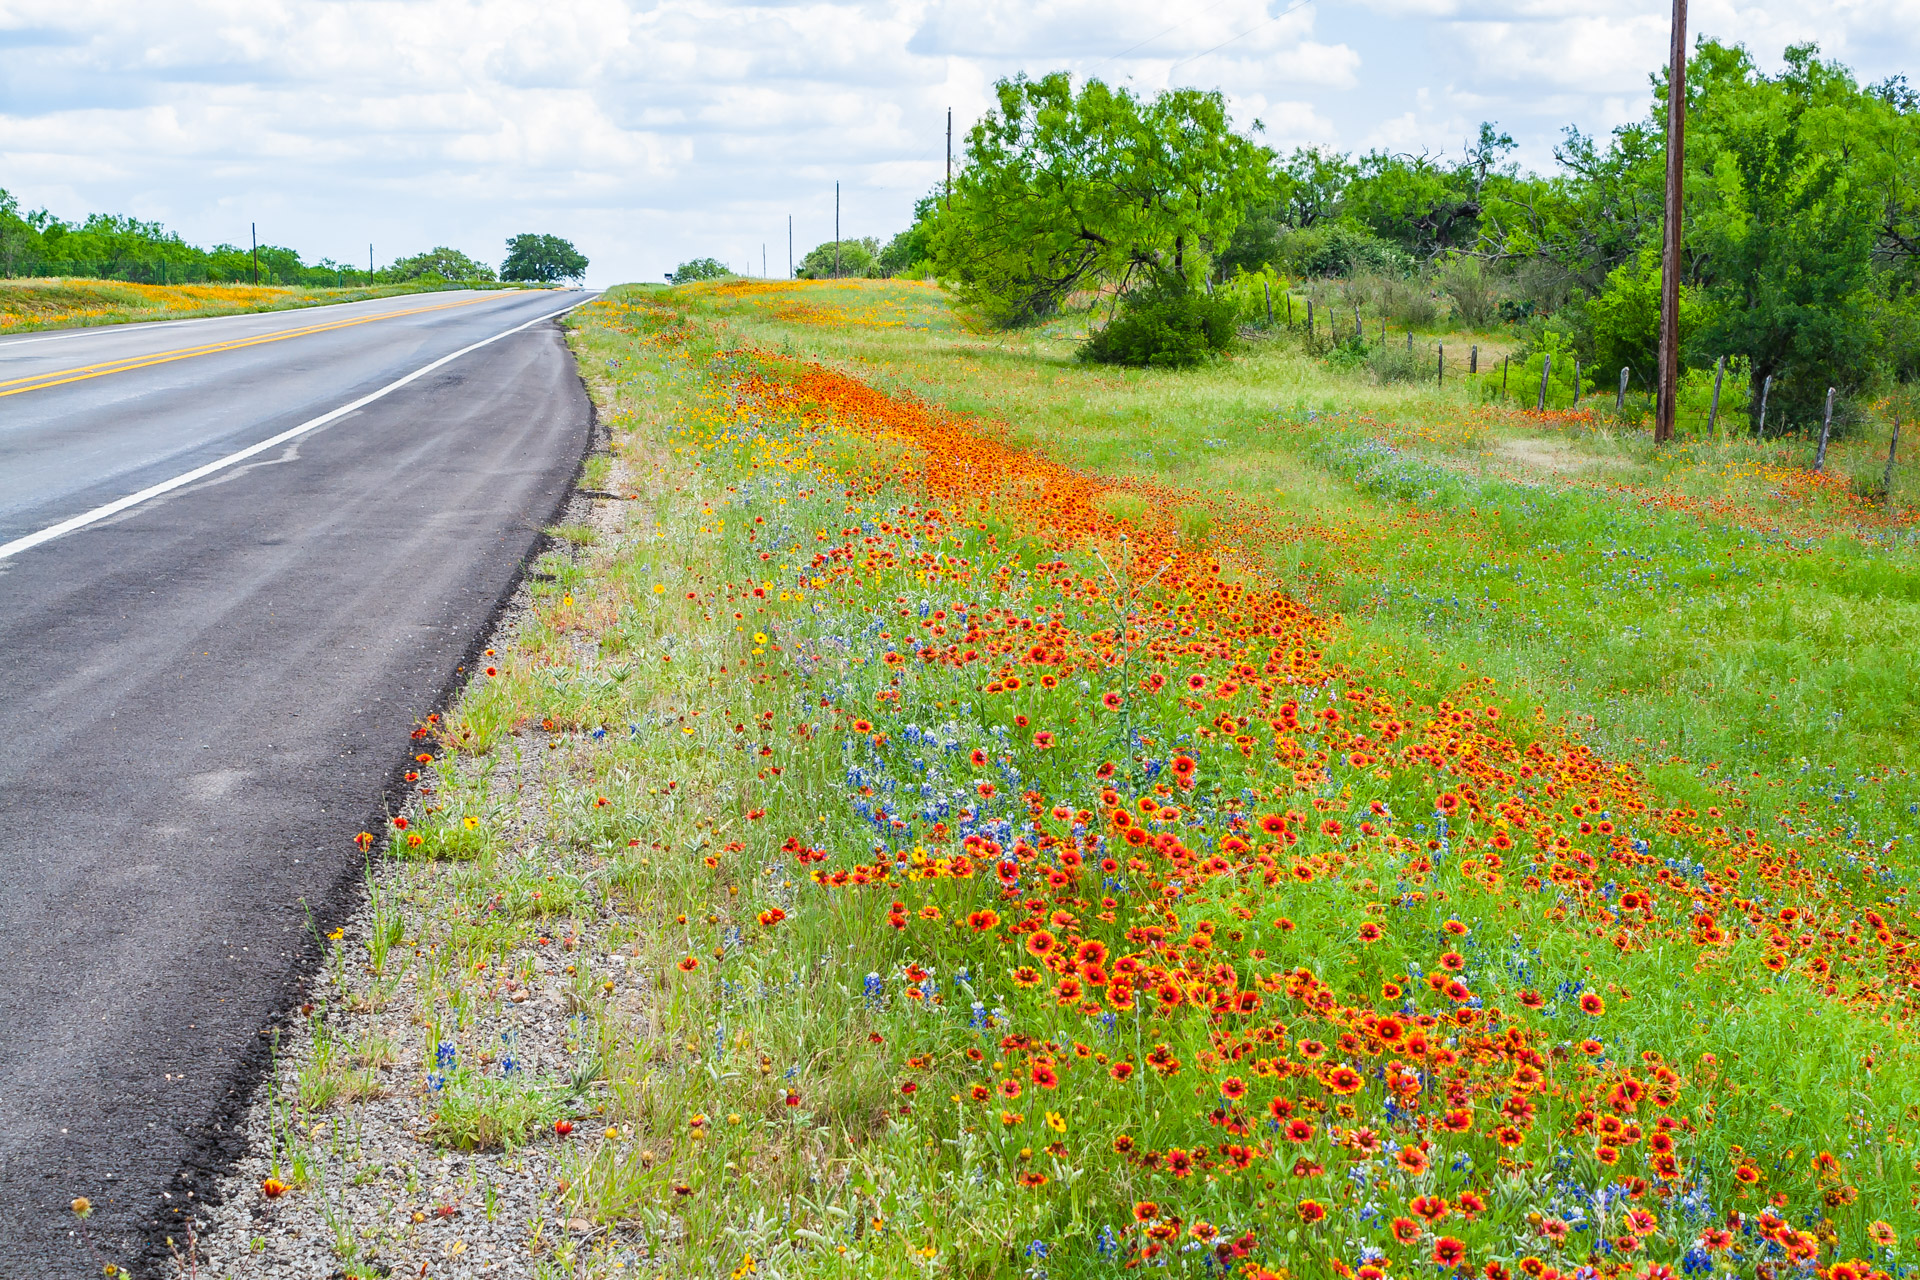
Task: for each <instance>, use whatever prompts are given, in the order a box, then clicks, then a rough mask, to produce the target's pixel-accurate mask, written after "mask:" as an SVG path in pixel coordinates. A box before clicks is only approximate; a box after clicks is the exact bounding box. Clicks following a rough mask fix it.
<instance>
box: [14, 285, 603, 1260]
mask: <svg viewBox="0 0 1920 1280" xmlns="http://www.w3.org/2000/svg"><path fill="white" fill-rule="evenodd" d="M584 297H585V295H582V294H556V293H512V294H470V293H469V294H461V293H448V294H435V295H424V296H414V297H408V298H403V299H386V300H382V301H380V302H375V303H356V304H349V305H346V306H338V307H328V308H324V309H318V310H310V311H302V312H294V313H280V314H275V315H268V316H246V317H227V318H222V319H219V320H208V321H199V322H186V323H181V324H173V325H141V326H129V327H125V328H117V329H98V330H88V331H79V332H74V333H68V334H60V335H53V334H38V335H32V336H29V337H23V338H18V339H8V340H0V813H3V814H4V816H3V817H0V957H4V963H0V1206H4V1207H3V1208H0V1220H4V1221H5V1222H6V1223H7V1224H8V1226H7V1229H6V1230H5V1231H4V1233H3V1234H4V1239H3V1240H0V1277H4V1278H5V1280H13V1278H14V1277H20V1278H21V1280H27V1278H29V1277H30V1278H32V1280H43V1278H47V1280H51V1278H53V1277H64V1276H69V1275H71V1276H75V1277H79V1276H83V1275H94V1276H97V1275H99V1267H98V1265H97V1264H96V1263H95V1262H94V1261H93V1260H92V1258H91V1257H90V1256H89V1255H88V1254H87V1252H86V1251H85V1249H84V1248H83V1247H82V1245H81V1243H80V1241H79V1240H78V1239H77V1238H76V1237H75V1236H74V1235H73V1231H72V1227H73V1222H72V1215H71V1213H70V1212H69V1210H68V1208H67V1206H68V1204H69V1203H70V1202H71V1201H72V1199H73V1198H74V1197H75V1196H81V1195H84V1196H87V1197H89V1198H91V1199H92V1201H93V1203H94V1204H95V1206H97V1213H96V1216H95V1218H94V1220H93V1224H92V1232H93V1235H94V1237H95V1239H96V1241H97V1242H98V1243H99V1245H100V1247H101V1250H102V1252H103V1253H105V1254H106V1255H107V1256H108V1257H109V1258H112V1259H115V1260H128V1259H130V1258H133V1257H135V1256H137V1255H140V1254H141V1253H142V1251H143V1250H145V1251H146V1252H145V1256H146V1258H147V1259H148V1263H147V1266H148V1267H151V1266H153V1265H154V1264H155V1262H156V1261H157V1259H156V1256H155V1255H154V1254H153V1252H152V1248H153V1239H154V1229H155V1227H156V1225H158V1226H159V1227H160V1229H161V1230H165V1229H166V1224H168V1223H178V1222H179V1218H178V1217H177V1214H178V1213H179V1212H181V1211H184V1210H185V1209H186V1207H187V1205H188V1196H189V1192H196V1193H200V1194H204V1192H203V1191H202V1190H201V1189H203V1188H205V1187H207V1186H209V1185H210V1184H211V1178H210V1176H209V1173H208V1171H209V1170H210V1169H213V1168H216V1167H217V1166H218V1164H219V1162H220V1160H221V1158H222V1155H223V1154H224V1153H225V1152H226V1151H228V1150H229V1147H228V1145H227V1144H229V1143H230V1142H231V1141H232V1139H231V1131H232V1124H233V1121H234V1119H235V1118H236V1116H237V1114H238V1109H239V1106H240V1104H241V1101H242V1099H243V1098H244V1096H245V1093H246V1091H247V1089H248V1088H249V1086H250V1085H251V1083H252V1081H253V1079H254V1078H255V1077H256V1075H257V1073H258V1071H259V1069H260V1066H261V1062H262V1059H263V1056H264V1052H265V1045H266V1044H267V1039H266V1038H265V1037H263V1036H262V1035H261V1032H262V1030H263V1029H264V1028H267V1027H269V1026H271V1025H273V1022H274V1019H275V1018H276V1017H277V1016H280V1015H281V1014H283V1013H284V1011H285V1010H286V1009H287V1008H288V1007H289V1005H290V1004H291V1003H292V1001H293V999H294V996H295V992H296V991H297V989H298V977H299V972H300V965H301V957H302V956H303V955H305V954H307V952H306V950H305V948H306V939H307V929H308V924H307V916H306V914H305V910H306V908H305V907H303V903H304V904H306V906H310V907H311V908H312V909H313V911H314V914H315V916H316V918H317V919H318V921H319V923H320V924H321V927H323V928H324V927H326V926H327V924H328V923H329V922H330V921H332V920H334V919H336V918H338V917H340V916H341V915H342V914H343V913H344V911H345V910H347V909H348V908H349V907H350V905H351V902H352V894H353V890H354V889H355V888H357V885H358V875H359V863H358V861H357V858H358V855H357V854H356V853H355V851H354V850H353V848H352V844H351V841H352V837H353V834H354V833H355V832H357V831H359V830H360V829H361V828H362V827H363V826H364V825H366V824H367V823H368V822H369V821H371V820H373V819H374V818H376V817H377V815H378V812H379V811H380V809H381V807H382V805H383V803H384V797H385V795H386V794H387V792H388V789H389V788H390V786H391V785H392V784H393V783H394V782H395V781H396V779H397V773H398V771H399V770H400V769H401V768H403V767H404V762H405V760H406V758H407V754H408V752H409V750H410V744H409V741H408V733H409V731H410V730H411V729H412V727H413V726H414V724H415V723H416V722H417V719H418V717H420V716H422V715H424V714H425V713H426V712H428V711H429V710H431V709H432V708H433V707H434V706H435V705H436V703H437V702H438V700H439V699H440V698H441V697H442V696H443V695H444V693H445V691H446V690H447V689H448V688H449V687H450V684H451V682H452V681H453V680H454V679H455V678H456V671H457V669H458V668H459V667H460V665H461V664H462V663H463V662H464V661H465V660H466V658H467V656H469V654H470V652H471V650H472V648H473V646H474V645H475V644H476V642H477V640H478V638H479V636H480V635H481V633H482V631H483V629H484V627H485V626H486V624H487V623H488V622H489V621H490V619H491V617H492V616H493V614H494V613H495V611H496V610H497V608H498V607H499V604H500V603H501V601H502V600H503V598H504V596H505V594H506V592H507V591H508V589H509V588H510V586H511V584H512V582H513V580H514V578H515V577H516V574H517V571H518V569H519V566H520V565H521V564H522V563H523V561H524V560H525V557H526V556H527V554H528V552H529V551H530V550H531V549H532V548H533V547H534V546H535V545H536V542H537V540H538V537H539V531H540V529H541V527H542V526H543V525H544V524H546V523H547V522H549V521H550V520H551V518H552V517H553V515H554V514H555V512H556V511H557V510H558V507H559V504H560V503H561V501H562V500H563V498H564V496H565V492H566V490H567V488H568V485H569V482H570V480H571V477H572V475H573V474H574V471H575V469H576V467H577V466H578V463H579V460H580V458H581V456H582V455H583V453H584V451H585V449H586V447H587V444H588V439H589V434H590V422H591V411H590V409H589V407H588V404H587V401H586V397H585V395H584V393H583V391H582V389H581V386H580V383H579V379H578V377H577V375H576V373H575V371H574V368H573V361H572V359H571V357H570V355H569V354H568V352H567V350H566V347H565V345H564V343H563V341H562V338H561V335H560V332H559V330H558V329H557V327H556V326H555V324H554V323H553V322H551V321H539V322H537V323H534V324H532V325H531V327H528V328H526V329H524V330H522V331H520V332H518V333H514V334H512V335H510V336H508V337H505V338H502V339H500V340H499V341H496V342H493V343H491V344H490V345H488V346H485V347H484V348H481V349H480V350H477V351H473V352H471V353H469V354H466V355H462V356H459V357H458V358H456V359H454V360H451V361H449V362H448V363H446V364H444V365H443V366H441V367H439V368H437V369H435V370H433V371H432V372H430V373H427V374H425V375H424V376H421V377H419V378H418V379H416V380H415V381H413V382H411V383H408V384H407V385H405V386H403V387H401V388H399V389H398V390H395V391H393V392H391V393H390V394H388V395H386V396H384V397H382V398H379V399H377V400H374V401H373V402H371V403H369V404H366V405H364V406H362V407H360V408H358V409H356V410H354V411H353V412H351V413H349V414H347V415H345V416H343V417H340V418H338V419H337V420H334V421H332V422H329V423H327V424H325V425H323V426H321V427H319V428H317V429H314V430H311V431H309V432H307V433H305V434H302V435H300V436H298V437H297V438H294V439H291V440H287V441H285V442H282V443H279V444H276V445H274V446H272V447H271V448H268V449H266V450H264V451H261V452H259V453H257V454H255V455H253V456H251V457H249V458H247V459H245V460H244V461H242V462H239V463H237V464H234V465H231V466H228V467H225V468H224V469H221V470H218V471H215V472H213V473H212V474H210V475H207V476H205V477H204V478H201V479H199V480H197V481H195V482H192V483H189V484H185V485H183V486H180V487H177V488H175V489H173V490H171V491H170V492H166V493H164V494H163V495H162V496H159V497H156V498H153V499H152V500H149V501H144V502H141V503H139V504H138V505H135V506H132V507H130V508H128V509H126V510H123V511H120V512H119V513H117V514H115V515H112V516H111V517H110V518H106V519H102V520H99V521H97V522H94V523H91V524H87V525H86V526H85V527H82V528H79V529H76V530H75V531H73V532H69V533H66V534H65V535H63V536H60V537H57V538H54V539H51V540H48V541H45V542H41V543H39V544H37V545H28V546H25V547H24V548H23V547H22V542H23V540H30V539H31V537H32V535H33V534H34V533H35V532H36V531H41V530H46V529H48V528H50V527H55V526H58V525H60V524H61V523H62V522H67V521H70V520H72V519H74V518H75V517H80V516H83V515H84V513H86V512H89V511H96V510H98V509H99V508H100V507H102V506H103V505H104V504H108V503H111V502H113V501H114V500H116V499H122V498H125V497H126V496H128V495H131V494H136V493H138V492H140V491H142V490H146V489H149V488H152V487H157V486H161V485H163V484H164V483H165V482H167V481H169V480H171V479H173V478H176V477H179V476H181V475H183V474H189V473H191V472H192V471H193V470H194V469H196V468H198V467H201V466H203V465H205V464H209V463H212V462H215V461H217V460H218V459H221V458H224V457H228V456H230V455H232V454H234V453H235V452H239V451H243V450H245V449H247V448H249V447H252V446H254V445H257V444H259V443H260V442H262V441H266V440H270V439H273V438H274V437H276V436H278V435H280V434H282V433H284V432H287V431H288V430H290V429H292V428H296V427H298V426H299V425H301V424H303V423H307V422H310V421H311V420H312V419H314V418H316V417H319V416H322V415H324V414H326V413H328V412H329V411H332V410H334V409H336V408H338V407H340V406H342V405H345V404H349V403H351V402H353V401H355V400H356V399H359V398H360V397H362V396H365V395H367V394H369V393H371V392H375V391H377V390H379V389H380V388H382V387H385V386H387V385H388V384H390V383H392V382H394V381H395V380H397V379H399V378H402V377H404V376H405V375H407V374H409V373H411V372H413V371H415V370H417V369H419V368H421V367H422V366H424V365H427V364H429V363H431V362H432V361H434V360H436V359H438V358H440V357H442V356H445V355H448V354H450V353H453V352H456V351H459V350H461V349H462V348H465V347H467V346H468V345H470V344H472V343H475V342H478V341H480V340H482V339H485V338H488V337H491V336H493V335H495V334H499V333H501V332H502V331H504V330H509V329H512V328H514V327H515V326H517V325H520V324H522V323H524V322H527V321H533V320H536V319H537V318H538V317H540V316H541V315H543V314H545V313H548V312H552V311H556V310H558V309H560V308H562V307H565V306H567V305H569V304H570V303H574V302H578V301H581V300H583V298H584ZM347 321H352V322H353V323H343V322H347ZM180 352H193V353H194V354H188V355H178V354H177V353H180ZM163 356H165V357H168V358H164V359H161V358H159V357H163ZM76 370H77V371H80V372H78V373H76V372H74V371H76ZM83 374H84V375H85V376H82V375H83ZM143 1269H145V1268H143Z"/></svg>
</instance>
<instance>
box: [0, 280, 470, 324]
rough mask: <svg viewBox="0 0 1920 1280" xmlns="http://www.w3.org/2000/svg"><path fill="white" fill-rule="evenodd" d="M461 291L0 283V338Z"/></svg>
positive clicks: (109, 282)
mask: <svg viewBox="0 0 1920 1280" xmlns="http://www.w3.org/2000/svg"><path fill="white" fill-rule="evenodd" d="M461 287H464V286H461V285H446V284H441V285H435V286H425V285H417V284H389V285H372V286H368V287H365V288H346V289H326V288H307V287H305V286H300V285H245V284H165V285H163V284H135V283H132V282H129V281H124V280H78V279H49V280H0V336H5V335H7V334H10V333H30V332H33V331H35V330H40V329H72V328H79V327H83V326H91V325H103V324H135V323H139V322H142V321H149V320H191V319H195V318H197V317H200V316H224V315H237V314H240V313H243V312H252V311H290V310H297V309H299V308H302V307H317V306H323V305H325V304H327V303H330V302H361V301H364V300H366V299H368V298H391V297H397V296H399V295H401V294H408V293H425V292H430V291H431V290H432V289H435V288H438V289H446V288H461Z"/></svg>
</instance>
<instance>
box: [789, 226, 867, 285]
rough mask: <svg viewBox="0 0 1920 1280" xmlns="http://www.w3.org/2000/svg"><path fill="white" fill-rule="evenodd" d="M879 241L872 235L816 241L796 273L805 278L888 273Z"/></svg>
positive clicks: (827, 278) (854, 277) (817, 278)
mask: <svg viewBox="0 0 1920 1280" xmlns="http://www.w3.org/2000/svg"><path fill="white" fill-rule="evenodd" d="M880 252H881V250H880V241H879V240H878V239H877V238H875V237H873V236H863V237H862V238H860V239H858V240H839V241H835V240H828V241H826V242H825V243H823V244H817V245H815V246H814V247H813V248H811V249H809V250H808V251H807V256H806V257H804V258H802V259H800V265H799V266H798V267H796V268H795V269H794V274H795V275H796V276H799V277H800V278H801V279H802V280H845V279H849V278H852V279H865V278H867V277H870V276H881V275H886V274H888V273H887V272H885V271H882V270H881V269H880V265H879V264H880Z"/></svg>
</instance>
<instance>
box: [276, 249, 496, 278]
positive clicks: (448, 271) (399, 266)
mask: <svg viewBox="0 0 1920 1280" xmlns="http://www.w3.org/2000/svg"><path fill="white" fill-rule="evenodd" d="M280 252H282V253H288V252H291V251H290V250H281V251H280ZM268 253H269V250H267V249H266V248H265V246H262V248H261V250H260V259H261V262H260V265H261V275H262V277H263V278H264V277H265V276H266V273H267V258H268ZM380 274H381V276H382V277H383V278H385V279H388V280H418V279H420V278H421V277H423V276H439V277H440V278H441V279H442V280H492V279H493V278H494V275H493V268H492V267H490V266H488V265H487V264H486V263H484V262H475V261H474V260H473V259H472V258H469V257H468V256H467V255H466V254H464V253H462V252H460V251H459V250H458V249H449V248H447V246H445V245H438V246H436V247H434V248H432V249H429V250H427V251H426V252H425V253H416V254H414V255H413V256H412V257H411V258H401V259H400V260H399V261H398V262H395V263H394V264H393V265H392V266H390V267H388V268H387V269H386V270H385V271H382V272H381V273H380Z"/></svg>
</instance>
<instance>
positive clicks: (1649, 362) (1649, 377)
mask: <svg viewBox="0 0 1920 1280" xmlns="http://www.w3.org/2000/svg"><path fill="white" fill-rule="evenodd" d="M1699 302H1700V298H1699V290H1697V289H1693V288H1689V287H1687V286H1686V285H1684V284H1683V285H1681V287H1680V341H1681V344H1682V346H1683V348H1684V346H1685V344H1686V343H1687V342H1688V340H1689V339H1691V338H1693V337H1694V336H1695V335H1696V334H1697V333H1698V331H1699V327H1700V305H1699ZM1584 318H1585V321H1586V328H1587V332H1588V334H1589V335H1590V337H1589V344H1588V346H1587V350H1588V351H1589V353H1590V357H1591V359H1590V363H1592V365H1593V367H1594V368H1595V369H1597V370H1599V371H1600V373H1601V377H1600V379H1599V381H1600V382H1601V383H1602V384H1603V385H1604V384H1606V382H1607V380H1608V379H1609V378H1618V377H1619V376H1620V370H1621V369H1623V368H1624V369H1627V370H1628V371H1629V373H1628V383H1629V385H1638V386H1641V387H1651V386H1653V385H1654V382H1655V380H1656V378H1657V376H1658V374H1659V367H1658V365H1659V353H1660V251H1659V250H1658V249H1656V248H1654V247H1652V246H1648V247H1646V248H1644V249H1642V250H1641V251H1640V252H1639V254H1638V255H1637V256H1636V257H1635V258H1634V260H1633V261H1632V262H1630V263H1627V264H1626V265H1624V266H1619V267H1615V268H1614V269H1613V270H1612V271H1611V272H1609V273H1608V274H1607V287H1606V289H1605V290H1604V291H1602V293H1601V294H1600V296H1599V297H1597V298H1594V299H1592V300H1591V301H1590V302H1588V303H1587V304H1586V307H1585V315H1584ZM1616 385H1617V384H1616Z"/></svg>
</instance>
